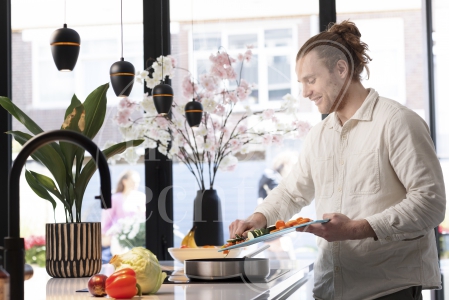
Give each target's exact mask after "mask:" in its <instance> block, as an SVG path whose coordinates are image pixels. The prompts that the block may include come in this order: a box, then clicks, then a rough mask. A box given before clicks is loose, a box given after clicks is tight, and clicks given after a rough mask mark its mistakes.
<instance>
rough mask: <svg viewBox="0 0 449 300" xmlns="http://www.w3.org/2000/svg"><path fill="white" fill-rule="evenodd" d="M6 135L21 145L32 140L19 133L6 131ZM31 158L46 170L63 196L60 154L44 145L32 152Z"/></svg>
mask: <svg viewBox="0 0 449 300" xmlns="http://www.w3.org/2000/svg"><path fill="white" fill-rule="evenodd" d="M7 133H8V134H11V135H12V136H13V137H14V139H15V140H16V141H17V142H19V143H20V144H21V145H23V144H25V143H26V142H27V141H28V140H29V139H31V138H32V136H31V135H29V134H27V133H24V132H21V131H8V132H7ZM31 157H32V158H33V159H35V160H37V161H39V162H41V163H42V164H43V165H44V166H46V167H47V169H48V170H49V171H50V173H51V174H52V175H53V177H54V178H55V179H56V182H57V183H58V186H59V190H60V192H61V194H62V195H65V190H66V189H67V187H66V168H65V165H64V161H63V159H62V157H61V156H60V154H59V153H58V152H57V151H56V150H55V149H54V148H53V147H51V146H50V145H44V146H42V147H40V148H39V149H37V150H36V151H34V153H33V154H31Z"/></svg>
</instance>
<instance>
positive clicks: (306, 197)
mask: <svg viewBox="0 0 449 300" xmlns="http://www.w3.org/2000/svg"><path fill="white" fill-rule="evenodd" d="M312 130H314V129H312ZM311 133H312V132H309V134H308V135H307V137H306V139H305V141H304V145H303V147H302V150H301V152H300V154H299V158H298V162H297V163H296V164H295V165H294V166H293V168H292V171H291V172H290V174H289V175H287V176H286V177H285V178H283V179H282V180H281V182H280V183H279V185H278V186H277V187H275V188H274V189H273V190H272V191H271V192H270V193H269V194H268V196H267V197H266V198H265V199H264V201H263V202H262V203H261V204H259V205H258V206H257V208H256V210H255V212H259V213H262V214H263V215H264V216H265V217H266V218H267V225H271V224H274V223H275V222H276V221H277V220H288V219H290V218H291V217H292V216H293V215H294V214H295V213H297V212H299V211H300V210H301V209H302V208H303V207H304V206H307V205H309V204H310V203H311V202H312V200H313V198H314V194H315V188H314V183H313V180H312V176H311V169H310V147H311V136H312V134H311Z"/></svg>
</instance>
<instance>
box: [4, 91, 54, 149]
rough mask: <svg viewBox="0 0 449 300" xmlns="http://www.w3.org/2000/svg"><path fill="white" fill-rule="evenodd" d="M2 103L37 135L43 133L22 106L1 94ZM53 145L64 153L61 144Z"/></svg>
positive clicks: (52, 145)
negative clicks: (60, 147) (19, 106)
mask: <svg viewBox="0 0 449 300" xmlns="http://www.w3.org/2000/svg"><path fill="white" fill-rule="evenodd" d="M0 105H1V106H2V107H3V108H4V109H6V110H7V111H8V112H9V113H10V114H11V115H12V116H13V117H14V118H16V120H17V121H19V122H20V123H22V124H23V125H25V127H26V128H27V129H28V130H29V131H30V132H31V133H33V134H35V135H37V134H39V133H42V132H43V130H42V128H40V127H39V125H37V124H36V123H35V122H34V121H33V120H32V119H31V118H30V117H28V116H27V115H26V114H25V113H24V112H23V111H22V110H21V109H20V108H18V107H17V106H16V105H15V104H14V103H13V102H12V101H11V100H10V99H9V98H7V97H1V96H0ZM50 145H51V147H53V148H54V149H55V150H56V151H57V152H58V153H59V154H60V155H62V153H61V150H60V149H59V145H58V144H57V143H51V144H50Z"/></svg>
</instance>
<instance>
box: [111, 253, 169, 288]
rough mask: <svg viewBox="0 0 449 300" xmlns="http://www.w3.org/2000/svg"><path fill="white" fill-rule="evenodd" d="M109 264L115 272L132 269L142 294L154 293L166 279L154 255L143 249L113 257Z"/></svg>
mask: <svg viewBox="0 0 449 300" xmlns="http://www.w3.org/2000/svg"><path fill="white" fill-rule="evenodd" d="M109 263H110V264H112V265H113V266H114V267H115V270H116V271H118V270H121V269H123V268H131V269H133V270H134V272H136V278H137V283H138V284H139V285H140V288H141V289H142V294H154V293H156V292H157V291H158V290H159V288H160V287H161V285H162V283H163V282H164V279H165V277H167V274H166V273H164V272H162V269H161V266H160V265H159V261H158V260H157V258H156V255H154V254H153V253H151V251H150V250H148V249H145V248H144V247H135V248H132V249H131V250H130V251H128V252H126V253H124V254H122V255H114V257H112V259H111V261H110V262H109Z"/></svg>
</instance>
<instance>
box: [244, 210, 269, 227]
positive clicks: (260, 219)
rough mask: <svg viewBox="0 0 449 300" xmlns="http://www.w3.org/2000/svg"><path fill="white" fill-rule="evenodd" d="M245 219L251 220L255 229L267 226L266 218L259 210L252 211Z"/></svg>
mask: <svg viewBox="0 0 449 300" xmlns="http://www.w3.org/2000/svg"><path fill="white" fill-rule="evenodd" d="M247 221H249V222H253V223H254V227H255V228H257V229H258V228H264V227H267V218H266V217H265V216H264V215H263V214H261V213H259V212H256V213H253V214H252V215H251V216H249V217H248V219H247Z"/></svg>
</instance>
